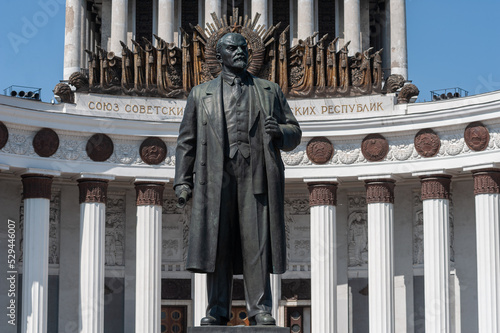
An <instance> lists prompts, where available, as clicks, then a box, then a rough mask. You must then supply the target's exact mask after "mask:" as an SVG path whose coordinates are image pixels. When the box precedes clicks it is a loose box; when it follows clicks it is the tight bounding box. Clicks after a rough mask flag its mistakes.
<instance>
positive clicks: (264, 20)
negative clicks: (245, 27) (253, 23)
mask: <svg viewBox="0 0 500 333" xmlns="http://www.w3.org/2000/svg"><path fill="white" fill-rule="evenodd" d="M268 12H269V10H268V9H267V0H252V18H254V17H255V14H257V13H259V14H260V19H259V24H263V25H265V26H266V29H267V28H269V19H268ZM241 14H243V13H241Z"/></svg>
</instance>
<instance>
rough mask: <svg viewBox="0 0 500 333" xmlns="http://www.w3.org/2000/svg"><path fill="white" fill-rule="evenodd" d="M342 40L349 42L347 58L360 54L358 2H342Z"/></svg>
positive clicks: (346, 0)
mask: <svg viewBox="0 0 500 333" xmlns="http://www.w3.org/2000/svg"><path fill="white" fill-rule="evenodd" d="M344 38H345V41H346V42H348V41H351V44H350V45H349V56H353V55H354V54H356V52H361V6H360V0H344Z"/></svg>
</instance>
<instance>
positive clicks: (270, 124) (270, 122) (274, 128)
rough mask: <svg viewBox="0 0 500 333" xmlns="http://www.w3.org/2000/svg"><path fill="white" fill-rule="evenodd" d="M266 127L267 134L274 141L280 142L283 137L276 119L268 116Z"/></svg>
mask: <svg viewBox="0 0 500 333" xmlns="http://www.w3.org/2000/svg"><path fill="white" fill-rule="evenodd" d="M264 127H265V129H266V133H267V134H269V135H270V136H271V137H272V138H273V139H276V140H279V139H281V138H282V137H283V133H282V132H281V129H280V126H279V124H278V122H277V121H276V119H274V117H272V116H268V117H267V118H266V121H265V124H264Z"/></svg>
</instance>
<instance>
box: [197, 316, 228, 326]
mask: <svg viewBox="0 0 500 333" xmlns="http://www.w3.org/2000/svg"><path fill="white" fill-rule="evenodd" d="M200 325H201V326H226V325H227V320H223V319H217V318H215V317H212V316H206V317H203V318H201V321H200Z"/></svg>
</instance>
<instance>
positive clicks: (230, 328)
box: [187, 326, 290, 333]
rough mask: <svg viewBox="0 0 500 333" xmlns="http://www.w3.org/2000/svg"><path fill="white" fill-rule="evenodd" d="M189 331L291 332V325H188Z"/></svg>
mask: <svg viewBox="0 0 500 333" xmlns="http://www.w3.org/2000/svg"><path fill="white" fill-rule="evenodd" d="M187 332H188V333H290V328H289V327H278V326H205V327H188V329H187Z"/></svg>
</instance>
